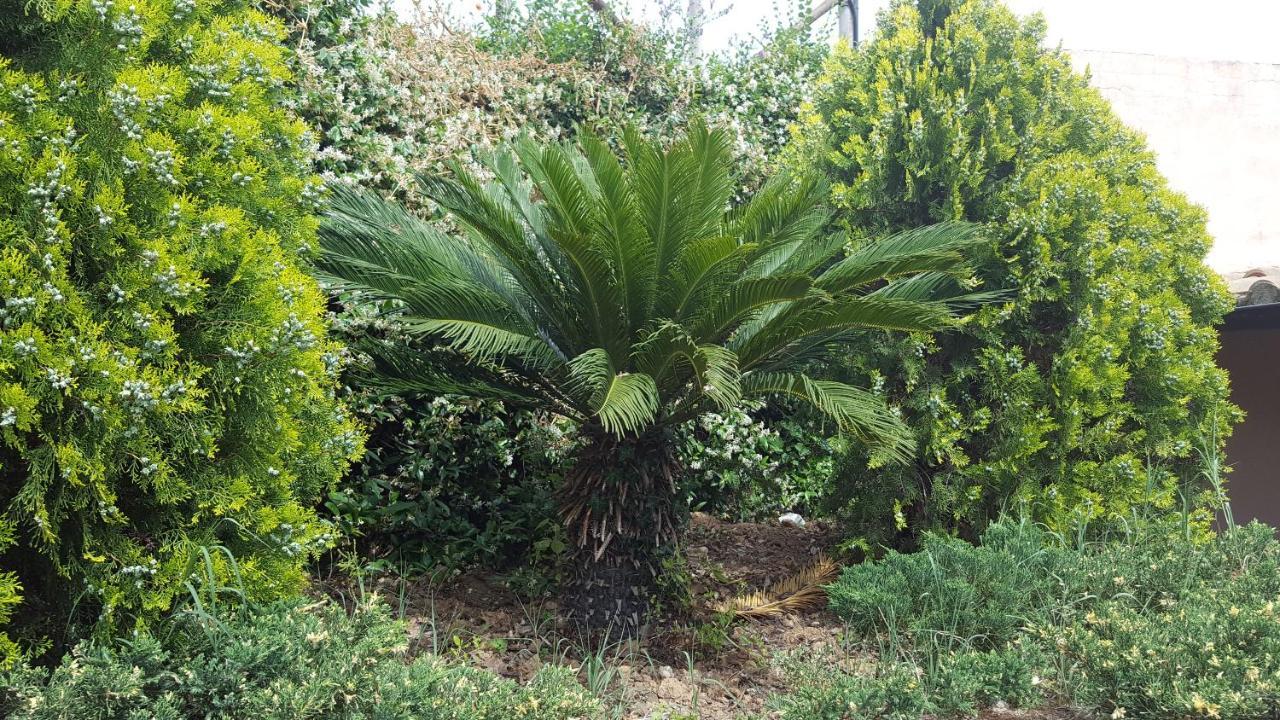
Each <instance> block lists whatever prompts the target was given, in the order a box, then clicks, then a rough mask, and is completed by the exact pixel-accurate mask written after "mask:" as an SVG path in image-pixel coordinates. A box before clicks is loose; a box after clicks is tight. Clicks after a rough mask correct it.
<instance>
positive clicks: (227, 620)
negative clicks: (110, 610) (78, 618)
mask: <svg viewBox="0 0 1280 720" xmlns="http://www.w3.org/2000/svg"><path fill="white" fill-rule="evenodd" d="M172 632H173V633H174V635H171V636H169V637H157V636H153V635H150V634H145V633H144V634H142V635H138V636H135V637H132V638H130V639H129V640H127V641H119V642H116V643H104V644H90V643H85V644H82V645H80V646H78V647H77V648H76V649H75V650H74V651H73V652H72V653H70V654H69V655H68V656H67V657H66V658H65V659H64V660H63V662H62V664H61V665H59V666H57V667H56V668H54V669H53V670H52V671H48V670H43V669H35V668H31V667H26V666H23V667H21V668H18V669H16V670H13V671H10V672H8V673H5V674H2V675H0V715H3V716H4V717H6V718H10V719H11V720H46V719H47V720H53V719H55V718H56V719H58V720H72V719H74V720H116V719H119V720H125V719H126V718H142V717H147V718H165V719H166V720H181V719H184V718H191V719H192V720H195V719H196V718H224V719H225V720H251V719H252V720H299V719H300V718H316V719H319V718H324V719H325V720H340V719H347V718H349V719H351V720H356V719H357V718H362V719H363V718H385V719H387V720H391V719H393V718H394V719H396V720H399V719H408V718H414V719H415V720H507V719H508V718H520V719H523V720H586V719H587V718H594V717H598V716H599V704H598V702H597V700H596V699H595V698H594V697H593V696H591V695H590V694H589V693H588V692H587V691H586V689H584V688H583V687H582V686H581V685H579V684H578V682H577V680H576V679H575V678H574V676H573V673H572V672H571V671H570V670H569V669H567V668H564V667H559V666H555V665H548V666H546V667H545V668H544V669H543V670H542V671H540V672H539V673H538V674H537V676H536V677H535V678H534V679H533V680H532V681H530V682H529V683H528V684H527V685H518V684H516V683H514V682H512V681H511V680H507V679H505V678H500V677H498V676H497V675H494V674H493V673H490V672H486V671H484V670H479V669H476V668H467V667H458V666H452V665H448V664H446V663H444V662H443V661H442V660H440V659H439V658H437V657H435V656H433V655H429V654H427V655H419V656H416V657H415V656H414V654H413V653H412V652H411V649H410V647H409V645H408V641H407V636H406V632H405V627H404V624H403V623H400V622H397V621H395V620H393V619H392V618H391V616H390V613H389V611H388V610H387V608H386V606H385V605H382V604H381V603H380V602H379V601H371V602H368V603H365V604H362V605H359V606H357V607H356V608H354V610H353V611H352V612H350V613H349V612H348V611H347V610H345V609H344V608H342V607H341V606H338V605H335V604H329V603H324V602H320V603H315V604H312V605H305V606H304V605H302V604H301V603H298V602H285V603H280V604H273V605H265V606H261V607H256V608H252V609H241V610H239V611H233V612H230V613H220V614H218V615H210V614H208V613H196V614H192V615H187V616H184V617H182V618H181V619H180V620H179V622H178V623H177V625H176V627H175V628H173V629H172Z"/></svg>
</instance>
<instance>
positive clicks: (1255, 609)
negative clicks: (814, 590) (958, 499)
mask: <svg viewBox="0 0 1280 720" xmlns="http://www.w3.org/2000/svg"><path fill="white" fill-rule="evenodd" d="M1079 537H1080V536H1072V535H1062V534H1057V533H1052V532H1050V531H1048V530H1046V529H1045V528H1044V527H1043V526H1040V525H1037V524H1035V523H1032V522H1030V521H1029V520H1028V519H1027V518H1025V517H1024V518H1021V519H1019V518H1014V517H1005V518H1003V519H1001V520H1000V521H999V522H996V523H994V524H993V525H991V527H990V528H988V530H987V531H986V532H985V533H984V535H983V537H982V541H981V543H980V544H978V545H976V546H975V545H972V544H970V543H967V542H964V541H962V540H958V539H956V538H953V537H947V536H942V535H935V534H932V533H929V534H926V535H925V538H924V543H923V545H922V549H921V550H920V551H919V552H917V553H911V554H899V553H896V552H890V553H889V554H888V555H886V556H885V557H884V558H883V559H882V560H879V561H875V562H867V563H864V564H862V565H857V566H853V567H850V568H848V569H846V571H845V572H844V574H843V575H842V576H841V578H840V579H839V581H837V582H836V583H835V584H834V585H833V586H832V587H831V589H830V597H831V607H832V609H833V610H834V611H835V612H836V613H837V614H839V615H840V616H841V617H842V618H844V619H845V620H846V621H847V623H848V624H849V628H850V631H851V633H853V634H854V635H855V636H856V637H858V638H861V639H862V642H863V643H864V644H865V646H866V647H868V648H872V649H874V651H875V652H876V654H877V656H878V657H879V662H880V664H879V666H878V667H874V668H873V669H871V670H868V669H866V668H864V669H863V670H862V672H858V673H844V674H837V675H834V676H833V675H832V674H831V673H830V672H829V667H830V666H829V664H824V665H822V666H820V667H821V669H819V668H818V667H814V666H810V665H806V664H805V662H804V661H800V662H798V663H795V664H793V665H792V666H791V669H792V671H793V672H794V673H795V675H794V678H795V679H796V681H797V682H798V683H799V684H800V685H801V686H802V688H801V689H800V690H799V691H798V692H797V693H795V694H794V695H792V696H790V697H787V698H784V699H783V701H782V703H781V707H782V709H783V714H784V716H785V717H788V718H846V717H885V718H889V717H894V718H906V717H912V718H914V717H920V716H922V715H923V714H926V713H928V714H935V713H937V714H947V715H949V714H963V713H970V712H974V711H976V710H980V709H983V708H988V707H991V706H992V705H993V704H995V703H996V702H1004V703H1006V704H1008V705H1012V706H1016V707H1031V708H1034V707H1038V706H1041V705H1047V706H1049V707H1061V706H1064V705H1065V706H1072V707H1075V708H1078V709H1079V710H1082V711H1084V712H1087V713H1096V714H1099V715H1111V716H1112V717H1143V718H1186V717H1222V718H1261V717H1269V716H1270V715H1271V714H1272V713H1274V712H1275V708H1276V707H1277V703H1280V655H1277V652H1276V651H1277V648H1280V622H1277V618H1276V607H1275V606H1276V602H1277V600H1280V542H1278V541H1277V540H1276V537H1275V531H1274V529H1272V528H1270V527H1268V526H1265V525H1261V524H1258V523H1253V524H1250V525H1248V526H1245V527H1238V528H1236V527H1232V528H1229V529H1228V530H1226V531H1224V532H1222V533H1221V534H1212V535H1210V536H1208V537H1205V536H1204V535H1203V534H1200V533H1197V532H1182V533H1179V532H1169V528H1168V526H1167V525H1165V524H1163V523H1158V522H1157V523H1148V522H1146V521H1145V520H1137V521H1136V522H1134V523H1133V524H1132V525H1131V527H1130V529H1129V530H1127V531H1125V532H1122V533H1118V534H1113V535H1110V536H1108V537H1106V538H1104V539H1099V540H1092V541H1084V542H1083V543H1081V542H1080V541H1079Z"/></svg>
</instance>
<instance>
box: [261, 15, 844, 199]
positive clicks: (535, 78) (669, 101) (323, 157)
mask: <svg viewBox="0 0 1280 720" xmlns="http://www.w3.org/2000/svg"><path fill="white" fill-rule="evenodd" d="M365 4H366V3H363V2H359V1H358V0H344V2H338V3H335V2H329V1H325V2H320V1H319V0H316V1H312V0H301V1H300V2H290V3H267V4H265V5H267V6H269V7H271V9H272V10H273V11H275V12H279V13H281V14H282V15H284V16H285V18H286V21H287V23H288V25H289V27H290V30H291V37H292V39H293V42H294V44H295V46H296V49H297V62H296V68H297V85H298V88H299V91H300V93H299V94H300V99H299V102H298V110H299V112H300V113H301V114H302V115H303V117H305V118H306V119H307V120H308V122H310V123H311V124H312V125H313V126H314V127H316V128H317V129H318V130H319V132H320V145H321V147H320V153H319V154H318V156H317V164H318V167H319V169H320V171H321V172H322V174H323V175H324V176H325V177H326V179H335V180H336V179H341V180H343V181H347V182H354V183H358V184H360V185H361V186H364V187H372V188H377V189H379V190H380V191H383V192H386V193H388V194H390V195H392V196H394V197H396V198H398V199H400V200H402V201H404V202H406V203H408V204H409V205H411V206H417V205H420V204H421V203H422V202H423V201H424V199H423V197H422V195H421V192H420V190H419V188H418V185H417V182H416V180H415V178H414V176H415V174H417V173H423V172H428V173H438V172H441V171H444V170H446V166H447V163H448V162H449V161H452V160H464V161H465V160H467V159H468V158H469V157H470V154H471V152H472V151H473V150H474V149H480V150H487V149H492V148H495V147H499V146H501V145H503V144H504V143H505V142H507V141H508V140H510V139H512V138H513V137H515V136H516V135H517V134H521V133H524V134H528V135H531V136H534V137H536V138H539V139H542V140H555V139H560V138H571V137H573V136H574V135H575V134H576V132H577V129H578V128H579V127H582V128H586V129H589V130H593V131H595V132H598V133H599V134H601V135H605V136H614V135H617V134H620V132H621V130H622V128H623V127H624V126H625V125H628V124H635V125H637V126H638V127H641V128H643V129H644V130H645V132H647V133H650V134H653V135H656V136H662V137H670V136H672V135H674V134H675V133H676V132H677V131H678V130H679V129H681V128H683V127H684V126H685V125H686V124H687V123H688V122H689V120H690V119H691V118H693V117H696V116H699V115H705V116H707V117H709V118H710V119H711V120H712V121H713V122H714V123H715V124H717V125H721V126H724V127H729V128H732V131H733V133H734V135H735V140H736V141H735V143H734V151H735V156H736V158H737V160H738V164H739V165H740V166H741V170H742V175H743V176H744V178H745V182H746V184H747V187H748V188H755V187H758V186H759V185H760V183H761V182H762V181H763V179H764V177H765V176H766V174H767V172H768V171H769V170H770V168H772V166H773V164H774V160H775V157H776V155H777V151H778V150H779V149H780V148H781V147H782V146H783V145H784V144H785V142H786V140H787V139H788V133H787V127H788V125H789V124H791V123H792V122H794V121H795V119H796V117H797V115H796V113H797V109H798V108H799V107H800V106H801V104H802V100H803V99H804V98H805V97H806V93H807V89H808V87H809V82H808V81H809V80H810V79H811V78H813V77H814V76H815V75H816V74H817V72H818V69H819V67H820V64H821V59H822V57H823V56H824V55H825V53H826V44H825V43H824V42H823V41H822V40H819V39H813V38H810V37H809V35H808V34H807V33H805V34H802V33H794V32H790V33H788V32H781V31H778V32H771V33H768V34H766V35H765V36H763V37H762V38H761V39H760V45H761V46H762V47H763V48H764V51H765V54H766V56H767V59H766V57H761V56H758V55H757V54H756V53H755V50H756V48H752V49H751V50H749V51H748V50H745V49H744V50H743V51H742V52H741V53H740V54H739V55H734V56H725V57H719V56H717V57H716V58H714V59H711V60H707V61H703V60H702V59H701V58H700V57H699V56H697V55H696V54H693V53H691V52H690V50H689V45H688V32H687V31H688V30H689V29H690V28H689V23H690V22H692V21H693V19H691V18H685V17H682V16H680V15H679V14H678V13H677V14H675V15H673V16H670V17H667V18H666V19H665V21H664V22H662V23H659V24H656V25H654V24H645V23H640V22H637V21H633V20H631V19H629V18H627V17H625V16H622V17H615V19H614V20H613V21H609V20H606V19H604V18H603V17H602V16H601V15H600V14H599V13H597V12H596V11H594V10H592V9H590V8H589V7H588V5H587V3H586V2H585V0H570V1H567V2H566V1H564V0H555V1H554V2H544V1H541V0H535V1H534V2H527V3H508V2H498V3H494V4H493V7H492V10H491V11H490V12H488V13H487V14H486V15H484V16H483V17H482V18H481V21H480V22H479V23H478V24H477V25H476V26H474V27H468V26H465V25H460V24H459V23H458V22H457V21H456V20H455V19H453V18H450V17H448V16H446V15H443V14H441V13H439V12H436V11H433V10H431V9H430V8H422V12H423V13H425V14H424V15H423V16H422V17H420V18H418V19H416V20H412V21H406V20H403V19H401V18H399V17H398V16H396V15H395V14H394V13H391V12H387V11H375V12H365V9H364V6H365ZM282 6H283V7H282ZM787 20H789V18H783V19H781V22H782V23H783V24H785V22H786V21H787ZM441 67H448V68H451V69H452V70H451V72H448V73H441V72H438V71H437V69H438V68H441Z"/></svg>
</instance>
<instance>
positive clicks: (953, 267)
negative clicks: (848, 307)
mask: <svg viewBox="0 0 1280 720" xmlns="http://www.w3.org/2000/svg"><path fill="white" fill-rule="evenodd" d="M980 229H981V228H980V226H978V225H974V224H972V223H965V222H944V223H938V224H936V225H927V226H925V227H919V228H913V229H911V230H904V231H902V232H900V233H896V234H894V235H890V236H889V237H887V238H884V239H882V240H877V241H875V242H871V243H868V244H866V245H864V246H863V247H861V248H859V249H857V250H855V251H853V252H852V253H850V255H849V256H848V257H846V258H845V259H844V260H841V261H840V262H838V263H836V264H835V265H834V266H833V267H832V268H830V269H829V270H827V271H826V272H824V273H823V274H822V276H821V277H819V278H818V282H817V285H818V287H820V288H822V289H824V290H827V291H829V292H841V291H844V290H848V289H849V288H856V287H859V286H862V285H866V284H867V283H869V282H872V281H874V280H879V279H881V278H894V277H900V276H902V275H912V274H916V273H958V272H962V271H964V270H966V269H967V265H966V263H965V252H966V251H967V250H968V249H970V248H971V247H973V246H974V245H976V244H978V243H980V242H982V241H983V240H984V238H983V235H982V234H981V232H980Z"/></svg>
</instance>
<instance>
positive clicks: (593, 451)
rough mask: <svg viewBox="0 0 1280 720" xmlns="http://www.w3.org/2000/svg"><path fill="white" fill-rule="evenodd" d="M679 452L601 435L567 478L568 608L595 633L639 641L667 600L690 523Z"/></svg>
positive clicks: (563, 501)
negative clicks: (671, 568)
mask: <svg viewBox="0 0 1280 720" xmlns="http://www.w3.org/2000/svg"><path fill="white" fill-rule="evenodd" d="M671 447H672V446H671V444H670V443H669V442H668V441H667V438H666V437H665V436H661V435H655V436H651V437H644V438H628V439H625V440H618V439H616V438H612V437H607V436H604V435H596V436H595V437H594V438H593V440H592V442H591V443H590V444H589V445H588V446H587V447H585V448H584V449H583V450H582V451H581V452H580V453H579V455H578V458H577V460H576V461H575V463H574V466H573V469H572V470H571V471H570V472H569V473H568V475H567V476H566V478H565V484H564V487H563V488H562V490H561V495H560V507H561V513H562V516H563V518H564V522H565V527H566V528H567V530H568V533H569V540H570V543H571V545H572V547H574V551H573V554H572V559H571V562H572V567H571V569H570V578H569V582H568V583H567V585H566V587H565V589H564V601H563V605H562V606H563V607H564V609H565V610H566V612H567V613H568V615H569V617H570V619H572V620H574V621H576V622H579V623H582V624H584V625H585V626H587V627H588V628H589V629H592V630H602V631H605V632H607V633H609V634H610V635H611V636H613V637H631V636H634V635H635V634H636V632H637V631H638V630H639V628H640V626H641V625H643V624H644V622H645V618H646V616H647V615H648V613H649V609H650V607H651V605H652V603H653V600H654V599H655V598H656V597H657V596H658V594H659V592H660V586H661V583H660V582H659V578H660V577H661V573H662V561H663V559H665V558H666V557H669V556H670V555H671V553H672V552H673V550H674V547H675V542H676V540H677V538H678V537H679V533H680V529H681V528H682V527H683V526H684V523H685V521H686V519H687V515H688V512H687V510H686V509H685V508H683V507H681V506H680V505H681V504H680V503H679V502H678V495H677V492H676V475H677V473H678V470H679V463H678V461H677V460H676V458H675V454H674V453H673V452H672V450H671Z"/></svg>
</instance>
